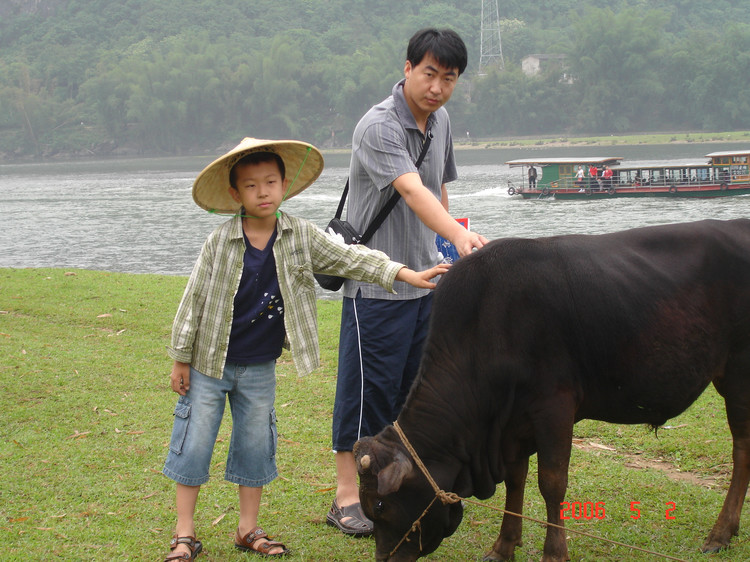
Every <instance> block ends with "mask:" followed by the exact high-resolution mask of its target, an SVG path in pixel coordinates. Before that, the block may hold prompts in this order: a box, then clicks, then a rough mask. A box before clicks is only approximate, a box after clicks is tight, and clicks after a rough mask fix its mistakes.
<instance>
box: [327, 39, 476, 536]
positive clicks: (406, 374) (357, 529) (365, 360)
mask: <svg viewBox="0 0 750 562" xmlns="http://www.w3.org/2000/svg"><path fill="white" fill-rule="evenodd" d="M406 59H407V60H406V63H405V65H404V79H403V80H401V81H400V82H399V83H398V84H396V85H395V86H394V87H393V91H392V94H391V96H390V97H388V98H387V99H385V100H384V101H382V102H381V103H379V104H377V105H375V106H374V107H372V108H371V109H370V110H369V111H368V112H367V113H366V114H365V116H364V117H363V118H362V119H361V120H360V122H359V123H358V124H357V127H356V128H355V130H354V135H353V139H352V157H351V164H350V169H349V189H350V195H349V203H348V209H347V220H348V221H349V222H351V223H352V225H353V226H354V227H355V228H358V229H359V231H360V232H362V231H364V229H365V228H366V227H367V226H368V225H369V224H370V222H371V221H372V219H373V217H375V216H376V215H377V213H378V212H379V211H380V209H381V208H382V207H383V206H384V205H385V203H386V201H387V200H388V199H389V198H390V197H391V195H392V194H393V192H394V189H395V190H396V191H398V192H399V193H400V194H401V196H402V199H403V201H399V202H398V204H397V205H396V206H395V208H394V209H393V210H392V211H391V212H390V214H389V215H388V217H387V219H386V220H385V222H384V223H383V224H382V225H381V226H380V228H379V229H378V230H377V231H376V232H375V234H374V235H373V237H372V239H371V240H370V242H369V243H368V246H370V247H371V248H375V249H378V250H382V251H383V252H385V253H386V254H387V255H388V256H389V257H390V258H391V259H393V260H396V261H399V262H401V263H404V264H407V265H408V266H409V267H410V268H422V269H424V268H426V266H427V265H428V264H429V266H433V265H435V264H436V263H437V261H438V253H437V247H436V245H435V233H438V234H440V235H441V236H443V237H444V238H446V239H448V240H450V241H451V242H453V244H454V245H455V246H456V248H457V249H458V252H459V254H460V255H462V256H463V255H466V254H468V253H469V252H471V251H473V250H476V249H479V248H481V247H482V246H483V245H484V244H486V243H487V240H486V239H485V238H484V237H483V236H480V235H478V234H476V233H474V232H470V231H468V230H466V229H464V228H463V227H462V226H461V225H459V224H458V223H457V222H456V221H455V220H454V219H453V218H452V217H451V216H450V215H449V214H448V195H447V191H446V187H445V184H446V183H447V182H450V181H453V180H455V179H456V177H457V172H456V164H455V159H454V155H453V142H452V138H451V128H450V120H449V118H448V113H447V111H446V110H445V109H444V108H443V105H444V104H445V103H446V102H447V101H448V100H449V99H450V97H451V94H452V93H453V90H454V88H455V86H456V82H457V80H458V77H459V75H460V74H461V73H462V72H463V71H464V70H465V68H466V62H467V52H466V46H465V45H464V42H463V41H462V40H461V38H460V37H459V36H458V35H457V34H456V33H455V32H453V31H451V30H436V29H424V30H421V31H418V32H417V33H416V34H415V35H414V36H413V37H412V38H411V40H410V41H409V45H408V48H407V53H406ZM428 136H430V137H431V139H432V142H431V144H430V145H429V148H428V150H427V153H426V156H425V158H424V161H423V162H422V164H421V166H420V167H419V169H417V167H416V165H415V162H416V160H417V158H418V156H419V153H420V151H421V149H422V145H423V143H424V141H425V140H426V139H427V137H428ZM394 289H395V290H396V291H397V293H398V294H395V295H394V294H389V293H387V292H386V291H383V290H381V289H379V288H378V287H376V286H375V285H372V284H366V283H359V282H350V281H347V282H346V283H345V284H344V302H343V306H342V314H341V335H340V340H339V368H338V381H337V386H336V400H335V404H334V411H333V449H334V451H335V452H336V471H337V489H336V498H335V500H334V501H333V505H332V506H331V509H330V511H329V512H328V515H327V518H326V520H327V522H328V524H329V525H332V526H335V527H337V528H338V529H339V530H341V531H342V532H343V533H345V534H348V535H355V536H363V535H369V534H371V533H372V522H371V521H370V520H369V519H367V518H366V517H365V515H364V513H362V510H361V506H360V505H359V491H358V488H357V468H356V464H355V461H354V455H353V453H352V448H353V446H354V443H355V442H356V441H357V440H358V439H359V438H361V437H365V436H368V435H375V434H376V433H378V432H379V431H380V430H381V429H382V428H383V427H385V426H386V425H388V424H390V423H392V422H393V421H394V420H395V419H396V417H397V416H398V413H399V411H400V410H401V406H402V405H403V403H404V400H405V398H406V394H407V392H408V390H409V388H410V386H411V383H412V382H413V380H414V376H415V375H416V371H417V367H418V365H419V360H420V356H421V352H422V343H423V341H424V338H425V336H426V333H427V321H428V317H429V313H430V307H431V302H432V294H431V292H430V291H429V290H411V288H410V287H409V286H408V285H405V284H404V283H397V284H396V285H394Z"/></svg>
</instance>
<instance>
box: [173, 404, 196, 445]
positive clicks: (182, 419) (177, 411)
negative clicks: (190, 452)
mask: <svg viewBox="0 0 750 562" xmlns="http://www.w3.org/2000/svg"><path fill="white" fill-rule="evenodd" d="M183 400H184V398H182V397H180V399H179V400H178V401H177V405H176V406H175V407H174V427H173V428H172V439H171V440H170V442H169V449H170V450H171V451H172V452H173V453H177V454H178V455H179V454H180V453H182V446H183V445H184V444H185V436H186V435H187V431H188V426H189V425H190V410H191V408H192V405H191V404H190V402H184V401H183Z"/></svg>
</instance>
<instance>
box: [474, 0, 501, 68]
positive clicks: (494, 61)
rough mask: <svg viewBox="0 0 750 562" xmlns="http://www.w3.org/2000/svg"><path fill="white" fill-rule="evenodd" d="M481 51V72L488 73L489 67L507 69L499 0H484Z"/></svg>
mask: <svg viewBox="0 0 750 562" xmlns="http://www.w3.org/2000/svg"><path fill="white" fill-rule="evenodd" d="M480 41H481V44H482V45H481V48H480V49H481V53H480V56H479V74H480V75H482V74H486V72H485V71H486V69H487V67H490V66H497V67H498V68H499V69H500V70H505V61H504V60H503V45H502V43H501V42H500V12H499V11H498V9H497V0H482V28H481V32H480Z"/></svg>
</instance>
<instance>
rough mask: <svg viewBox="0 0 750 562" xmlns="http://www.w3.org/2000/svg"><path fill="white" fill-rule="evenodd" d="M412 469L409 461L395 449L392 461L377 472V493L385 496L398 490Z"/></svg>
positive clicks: (412, 466)
mask: <svg viewBox="0 0 750 562" xmlns="http://www.w3.org/2000/svg"><path fill="white" fill-rule="evenodd" d="M413 469H414V465H412V463H411V461H410V460H409V459H407V458H406V456H405V455H404V454H403V453H402V452H401V451H396V453H395V454H394V455H393V461H392V462H391V463H390V464H388V466H386V467H385V468H384V469H382V470H381V471H380V472H379V473H378V495H379V496H381V497H382V496H387V495H388V494H390V493H392V492H395V491H396V490H398V489H399V488H400V487H401V483H402V482H403V481H404V478H405V477H406V476H407V475H408V474H409V473H411V471H412V470H413Z"/></svg>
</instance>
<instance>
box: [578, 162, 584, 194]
mask: <svg viewBox="0 0 750 562" xmlns="http://www.w3.org/2000/svg"><path fill="white" fill-rule="evenodd" d="M583 174H584V172H583V166H578V171H577V172H576V185H577V186H578V187H579V188H580V189H579V190H578V191H583Z"/></svg>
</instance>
